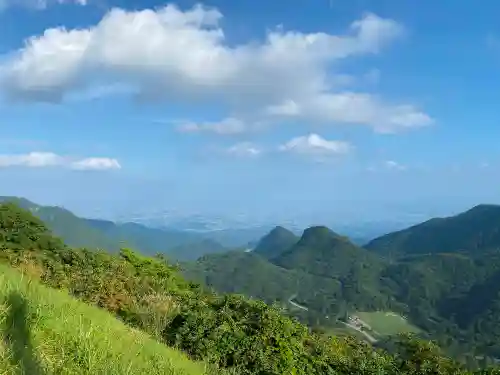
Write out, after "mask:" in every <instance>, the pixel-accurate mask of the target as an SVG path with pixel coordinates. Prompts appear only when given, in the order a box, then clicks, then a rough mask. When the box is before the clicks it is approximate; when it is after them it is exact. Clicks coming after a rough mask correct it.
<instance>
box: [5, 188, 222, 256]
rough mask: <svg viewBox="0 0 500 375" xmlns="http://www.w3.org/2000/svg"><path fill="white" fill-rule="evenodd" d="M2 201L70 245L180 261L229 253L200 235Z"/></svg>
mask: <svg viewBox="0 0 500 375" xmlns="http://www.w3.org/2000/svg"><path fill="white" fill-rule="evenodd" d="M0 202H12V203H15V204H17V205H18V206H19V207H21V208H24V209H26V210H29V211H30V212H32V213H33V215H35V216H36V217H38V218H40V219H41V220H42V221H43V222H44V223H45V225H47V227H48V228H49V229H50V230H51V231H52V232H53V233H54V234H55V235H56V236H58V237H61V238H63V239H64V242H65V243H66V244H68V245H69V246H74V247H86V248H91V249H106V250H107V251H110V252H118V251H119V250H120V249H121V248H122V247H133V248H136V249H138V250H140V251H141V252H142V253H144V254H148V255H153V256H154V255H156V254H158V253H162V254H165V255H167V256H168V257H169V258H170V259H172V260H178V261H186V260H195V259H197V258H199V257H200V256H202V255H204V254H207V253H220V252H225V251H227V249H226V248H225V247H224V246H222V245H221V244H220V243H218V242H216V241H214V240H211V239H209V238H205V237H204V236H203V235H201V234H197V233H190V232H184V231H177V230H168V229H157V228H149V227H146V226H144V225H141V224H137V223H122V224H120V223H114V222H112V221H109V220H100V219H85V218H81V217H78V216H76V215H75V214H73V213H72V212H70V211H68V210H66V209H64V208H61V207H52V206H41V205H38V204H36V203H33V202H31V201H29V200H27V199H24V198H18V197H0Z"/></svg>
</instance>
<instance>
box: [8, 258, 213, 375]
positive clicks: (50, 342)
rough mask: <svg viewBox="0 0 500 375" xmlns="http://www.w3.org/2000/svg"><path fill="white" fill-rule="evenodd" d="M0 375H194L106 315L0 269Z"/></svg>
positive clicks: (175, 355)
mask: <svg viewBox="0 0 500 375" xmlns="http://www.w3.org/2000/svg"><path fill="white" fill-rule="evenodd" d="M0 335H1V336H2V338H1V340H0V374H28V375H49V374H61V375H63V374H64V375H65V374H96V375H97V374H110V375H111V374H113V375H115V374H116V375H121V374H127V375H132V374H137V375H146V374H147V375H155V374H158V375H159V374H162V375H164V374H166V375H200V374H204V373H205V366H204V365H203V364H201V363H196V362H193V361H190V360H188V359H187V358H186V357H185V356H184V355H183V354H182V353H180V352H178V351H176V350H174V349H171V348H168V347H166V346H165V345H163V344H161V343H159V342H157V341H155V340H153V339H152V338H151V337H149V336H148V335H146V334H145V333H142V332H140V331H137V330H134V329H131V328H129V327H128V326H126V325H124V324H123V323H121V322H120V321H118V320H117V319H115V318H114V317H113V316H112V315H110V314H109V313H107V312H105V311H103V310H100V309H98V308H95V307H92V306H89V305H86V304H84V303H82V302H79V301H77V300H75V299H73V298H71V297H70V296H69V295H67V294H65V293H64V292H62V291H58V290H55V289H50V288H48V287H45V286H43V285H41V284H39V283H38V282H36V281H34V280H32V279H30V278H28V277H27V276H25V275H23V274H21V273H20V272H19V271H17V270H14V269H12V268H10V267H8V266H6V265H3V264H0Z"/></svg>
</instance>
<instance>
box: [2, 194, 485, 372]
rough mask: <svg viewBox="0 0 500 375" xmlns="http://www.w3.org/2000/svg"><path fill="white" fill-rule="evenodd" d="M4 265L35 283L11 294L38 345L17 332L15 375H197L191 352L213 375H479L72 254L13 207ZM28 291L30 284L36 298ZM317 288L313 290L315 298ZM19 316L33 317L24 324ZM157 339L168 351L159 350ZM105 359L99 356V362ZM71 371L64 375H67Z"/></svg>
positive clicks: (129, 265)
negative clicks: (22, 373)
mask: <svg viewBox="0 0 500 375" xmlns="http://www.w3.org/2000/svg"><path fill="white" fill-rule="evenodd" d="M240 255H241V253H240ZM254 256H257V255H254ZM262 259H263V261H264V262H265V259H264V258H262ZM0 263H2V264H5V265H7V264H10V266H11V267H13V268H16V269H17V270H15V271H14V270H11V271H6V272H5V275H6V276H4V277H5V279H4V280H15V279H16V276H12V277H11V276H9V275H10V273H12V275H19V272H22V273H23V276H22V280H23V281H22V282H20V283H18V284H17V285H18V286H14V287H7V286H6V287H4V288H3V289H4V290H5V295H6V296H7V297H5V295H4V297H3V298H4V299H5V298H7V300H8V299H9V296H10V292H11V291H12V290H13V288H14V289H15V288H17V289H16V290H17V291H18V294H19V295H20V297H16V299H15V300H13V301H14V302H16V301H18V302H19V301H21V302H22V301H26V304H27V305H28V307H27V308H29V309H30V310H29V313H28V314H27V316H28V317H29V319H28V320H27V321H28V322H29V326H30V332H31V334H30V335H29V337H30V339H31V343H30V342H28V341H27V339H26V338H27V337H28V334H27V333H26V331H27V328H26V327H27V325H25V326H24V328H23V325H22V324H16V325H15V326H14V328H15V329H18V328H19V331H21V332H23V337H24V339H23V340H24V341H22V342H21V344H19V345H16V344H15V343H16V339H14V336H15V332H13V333H11V334H10V335H8V338H9V339H8V340H6V341H5V344H4V347H3V350H5V351H6V352H8V351H9V350H11V351H12V355H11V356H10V357H8V356H3V357H2V361H3V362H2V363H3V365H4V366H10V367H8V370H7V373H9V371H10V373H12V372H13V369H14V366H17V365H18V364H19V365H21V366H23V365H24V366H29V367H30V369H29V371H28V373H33V372H34V371H41V370H39V368H40V367H46V369H44V370H47V371H53V373H82V372H78V371H77V370H74V369H83V370H82V371H83V373H85V372H88V373H103V374H104V373H113V374H114V373H120V369H121V368H122V367H120V366H122V365H123V364H128V365H129V366H128V367H127V370H126V372H125V373H127V374H130V373H136V372H134V371H137V373H138V372H141V373H153V374H154V373H157V372H161V371H163V372H164V373H169V370H168V369H166V368H161V367H158V366H163V364H165V365H166V366H167V365H168V364H170V365H171V368H172V371H174V372H170V373H176V372H175V371H178V372H179V371H181V370H183V369H184V367H183V366H186V367H185V369H186V371H191V372H186V373H188V374H189V373H194V372H193V371H200V370H201V369H202V367H200V366H199V365H197V364H196V363H194V362H188V361H186V360H185V359H184V358H183V357H182V356H181V355H179V354H171V356H170V353H174V352H173V351H172V350H168V349H166V346H171V347H175V348H176V349H177V350H180V351H183V352H184V353H185V354H186V355H187V356H188V357H190V358H191V360H192V361H203V362H205V363H209V366H210V372H211V373H214V374H225V375H229V374H231V375H263V374H266V375H283V374H296V375H324V374H360V373H361V374H366V375H371V374H373V375H375V374H387V375H399V374H415V375H417V374H422V375H423V374H450V375H451V374H466V373H470V372H467V371H465V370H464V368H463V367H462V366H461V365H459V364H458V363H456V362H454V361H453V360H450V359H449V358H447V357H446V356H444V355H443V354H442V353H441V352H440V350H439V348H437V347H436V346H435V345H432V344H430V343H428V342H426V341H420V340H416V339H414V338H411V337H410V338H399V339H397V340H396V341H391V345H393V346H397V347H398V349H397V351H396V352H395V353H397V354H389V353H388V352H386V351H383V350H377V351H375V350H374V349H373V348H372V347H371V346H370V345H367V344H364V343H363V342H361V341H358V340H356V339H354V338H352V337H334V336H330V335H325V334H322V333H321V332H319V333H318V332H316V331H311V330H310V329H308V327H306V326H305V325H303V324H301V323H299V322H297V321H296V320H294V319H291V318H289V317H287V316H286V311H284V310H282V309H280V308H279V307H277V306H270V305H268V304H265V303H264V302H261V301H258V300H252V299H248V298H246V297H243V296H238V295H219V294H216V293H212V292H210V291H205V290H203V289H201V288H199V287H198V286H197V285H195V284H193V283H191V282H188V281H186V280H185V279H183V278H182V277H181V276H180V275H179V273H178V270H177V267H175V266H172V265H171V264H169V263H168V262H167V261H165V260H164V259H162V258H148V257H144V256H141V255H139V254H137V253H134V252H132V251H130V250H126V249H124V250H122V251H121V252H120V253H119V254H110V253H105V252H94V251H89V250H85V249H74V248H69V247H67V246H66V245H64V244H63V243H62V242H61V241H60V240H58V239H57V238H54V237H52V236H51V234H50V232H49V231H48V230H47V228H46V227H45V226H44V224H43V222H42V221H41V220H39V219H38V218H35V217H34V216H33V215H31V214H30V213H29V212H27V211H25V210H22V209H20V208H18V207H17V206H16V205H13V204H2V205H0ZM0 267H1V266H0ZM4 267H5V266H4ZM1 270H2V268H0V271H1ZM9 272H10V273H9ZM285 272H290V271H285ZM294 272H295V271H294ZM254 276H255V277H258V276H259V275H258V274H255V275H254ZM302 277H315V276H311V275H309V276H304V275H303V276H302ZM17 279H20V277H19V276H17ZM36 280H38V281H36ZM315 280H317V279H315ZM329 280H332V281H333V280H334V279H329ZM2 282H4V281H2ZM6 283H8V282H7V281H6ZM22 283H26V289H23V288H25V287H24V286H22V285H24V284H22ZM38 283H42V284H45V286H50V287H52V288H55V289H63V290H64V292H57V291H55V290H51V289H46V288H45V287H41V286H39V285H38ZM14 284H15V283H14ZM0 285H1V284H0ZM314 285H316V284H315V283H314V282H312V283H311V284H310V288H311V289H312V288H313V287H314ZM30 288H35V289H33V290H31V289H30ZM0 290H1V288H0ZM62 293H64V294H62ZM68 294H69V295H72V296H73V297H76V298H78V299H80V300H81V301H82V302H86V303H88V304H89V305H94V306H98V307H100V308H101V309H102V310H108V311H109V312H110V313H112V314H114V315H115V316H116V317H118V318H120V319H121V320H122V321H123V322H124V323H125V324H127V325H128V326H130V327H134V328H135V329H139V330H141V331H143V332H146V333H148V334H149V335H150V337H151V338H150V339H148V338H147V336H145V335H144V334H139V333H138V334H137V335H138V336H137V340H138V341H137V342H136V345H134V344H133V343H131V342H130V341H128V340H129V339H128V337H129V334H132V335H133V332H136V331H134V330H129V329H126V328H125V326H124V325H123V324H121V323H118V322H115V321H113V322H115V323H109V319H111V317H110V315H108V314H106V313H104V312H103V311H98V310H96V308H95V307H90V306H84V305H83V304H82V303H81V302H78V303H77V302H75V301H73V300H71V299H70V297H69V296H68ZM0 295H1V293H0ZM68 301H72V302H68ZM4 303H5V302H4ZM16 304H17V302H16V303H10V305H16ZM23 304H24V302H22V303H20V305H21V306H22V305H23ZM73 304H74V305H73ZM7 305H9V303H7ZM78 306H81V309H80V307H78ZM14 307H15V306H14ZM10 310H11V308H10V307H6V308H4V309H3V310H2V311H3V314H4V316H6V318H5V322H8V321H9V319H8V317H9V311H10ZM20 311H21V312H22V309H21V310H20ZM16 316H18V317H19V316H23V314H22V313H19V312H18V313H17V314H16ZM75 317H77V320H75ZM54 322H57V324H56V323H54ZM87 324H88V325H87ZM4 326H5V324H4ZM6 327H7V329H8V327H12V324H6ZM114 327H116V328H114ZM118 327H120V328H118ZM115 329H123V330H124V332H123V334H121V333H120V332H118V331H116V330H115ZM16 332H17V331H16ZM82 335H83V336H84V337H82ZM141 337H143V338H144V341H141V339H140V338H141ZM153 339H154V340H156V341H158V344H156V343H154V342H153V343H151V344H149V343H148V342H150V341H149V340H153ZM143 344H144V345H143ZM164 345H166V346H164ZM155 347H158V349H155ZM94 351H96V353H95V356H91V355H90V353H94ZM97 352H98V353H97ZM136 354H137V355H136ZM16 356H17V357H16ZM106 356H107V357H106ZM155 356H159V357H161V359H160V358H159V359H158V360H157V361H156V360H155V361H154V366H157V367H155V368H153V369H152V370H150V369H149V368H148V367H147V366H149V365H148V363H149V364H152V360H150V359H156V358H158V357H155ZM169 356H170V357H169ZM132 357H134V361H137V362H134V364H131V363H129V362H130V359H131V358H132ZM15 358H19V359H20V360H22V361H21V362H22V363H18V362H19V360H16V359H15ZM104 358H107V361H105V359H104ZM11 359H12V361H15V362H10V361H11ZM7 361H9V362H7ZM62 366H64V370H60V371H59V370H58V369H60V368H61V367H62ZM100 366H101V367H100ZM33 369H35V370H33ZM88 369H90V370H88ZM101 369H102V370H101ZM73 370H74V371H73ZM64 371H67V372H64ZM70 371H73V372H70ZM49 373H50V372H49ZM181 373H182V372H181ZM481 373H482V374H486V373H491V374H493V373H494V372H484V371H483V372H481ZM35 374H36V372H35Z"/></svg>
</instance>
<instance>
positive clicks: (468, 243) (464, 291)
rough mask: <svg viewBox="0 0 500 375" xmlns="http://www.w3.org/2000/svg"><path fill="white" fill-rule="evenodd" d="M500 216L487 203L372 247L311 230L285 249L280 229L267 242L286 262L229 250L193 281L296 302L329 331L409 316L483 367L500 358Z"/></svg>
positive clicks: (199, 269)
mask: <svg viewBox="0 0 500 375" xmlns="http://www.w3.org/2000/svg"><path fill="white" fill-rule="evenodd" d="M499 217H500V207H497V206H478V207H476V208H474V209H472V210H470V211H467V212H465V213H463V214H461V215H458V216H455V217H451V218H446V219H435V220H431V221H429V222H426V223H424V224H422V225H417V226H414V227H412V228H408V229H406V230H404V231H402V232H397V233H395V234H389V235H386V236H383V237H381V238H380V239H376V240H374V241H372V242H371V245H370V246H368V249H363V248H361V247H359V246H356V245H354V244H353V243H351V242H350V241H349V240H348V239H346V238H345V237H342V236H340V235H338V234H336V233H334V232H333V231H331V230H329V229H328V228H325V227H313V228H309V229H306V230H305V231H304V233H303V235H302V237H301V238H300V239H298V240H297V241H295V242H294V243H292V244H291V245H290V246H289V248H288V249H283V246H284V245H283V244H285V243H286V241H283V242H280V241H279V238H280V236H281V234H283V233H284V231H283V230H282V229H279V230H278V233H279V234H280V236H275V235H274V232H271V233H270V234H269V235H268V236H267V237H265V238H264V239H263V241H262V242H264V240H266V241H267V242H273V241H269V237H271V238H273V237H274V238H278V241H274V243H276V244H277V246H278V247H280V249H279V255H278V256H275V257H271V258H269V257H267V259H266V258H265V257H259V256H258V255H257V254H238V255H237V254H234V253H228V254H225V255H224V256H220V255H212V256H206V257H204V258H202V259H200V260H198V262H196V263H191V264H185V265H183V266H184V268H185V270H186V271H185V274H186V275H187V276H188V277H190V278H193V279H194V280H196V281H198V282H201V283H204V284H205V285H208V286H212V287H213V288H215V289H216V290H218V291H223V292H227V291H231V292H239V293H244V294H246V295H257V296H258V297H259V298H262V299H264V300H266V301H270V302H271V301H278V302H279V303H280V304H283V305H286V304H287V300H288V298H289V296H290V295H293V297H294V301H297V302H299V303H301V304H302V305H303V306H306V307H307V308H308V310H307V311H293V315H294V316H296V317H297V318H299V319H301V320H302V321H304V322H306V323H307V324H309V325H312V326H314V327H316V328H318V329H321V330H326V331H328V332H330V331H331V330H332V328H333V330H334V332H335V330H336V329H338V328H339V323H340V324H341V325H340V328H343V326H342V322H339V320H340V321H342V319H344V317H345V316H346V315H355V314H356V313H357V312H376V311H380V312H381V313H382V314H384V313H391V312H392V313H395V314H399V315H402V316H405V317H407V318H408V323H409V324H413V325H414V326H416V327H417V331H418V332H419V336H421V337H423V338H426V339H427V338H432V339H434V340H437V342H439V344H440V345H441V346H442V347H443V348H445V349H446V351H447V353H449V354H450V355H453V356H454V357H455V358H457V359H460V360H461V361H463V362H467V363H468V364H469V365H470V366H476V365H477V361H478V358H482V359H481V360H480V361H484V360H486V361H490V362H493V360H494V359H495V358H500V340H499V338H500V237H497V233H500V225H498V222H497V219H498V218H499ZM429 227H431V228H432V230H431V231H430V232H428V233H427V232H426V231H427V230H429ZM275 232H276V231H275ZM424 232H426V233H427V234H425V233H424ZM401 233H403V234H401ZM420 236H422V237H420ZM419 238H421V244H420V245H419ZM460 238H461V239H462V240H463V242H462V245H461V246H459V239H460ZM410 239H411V241H410ZM433 239H434V240H433ZM407 241H409V242H407ZM291 242H292V241H289V242H288V243H291ZM410 244H411V246H410ZM389 245H390V246H394V251H392V250H390V251H389V250H388V249H389V248H388V246H389ZM379 246H380V247H379ZM441 246H443V249H444V250H443V251H439V249H440V248H441ZM377 249H379V250H380V251H379V250H377ZM399 249H401V250H399ZM419 249H421V251H420V250H419ZM423 249H426V250H423ZM396 250H397V251H396ZM430 250H432V251H430ZM386 251H387V252H386ZM265 253H268V254H269V253H270V252H269V251H267V252H261V254H265ZM379 253H381V254H384V257H382V256H381V255H379ZM389 254H390V255H391V256H390V257H386V256H385V255H389ZM256 257H258V258H256ZM388 258H390V259H388ZM252 275H253V276H252ZM255 275H258V277H255ZM280 286H282V288H283V293H281V294H280V293H279V290H280V288H279V287H280ZM401 327H402V329H401V330H400V331H405V329H403V326H402V325H401ZM343 330H345V327H344V328H343ZM385 331H386V332H390V331H391V330H385ZM393 333H394V332H393Z"/></svg>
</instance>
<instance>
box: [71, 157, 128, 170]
mask: <svg viewBox="0 0 500 375" xmlns="http://www.w3.org/2000/svg"><path fill="white" fill-rule="evenodd" d="M70 166H71V168H72V169H79V170H99V171H103V170H107V169H120V168H121V165H120V163H119V162H118V160H116V159H110V158H86V159H82V160H77V161H75V162H72V163H71V164H70Z"/></svg>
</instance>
